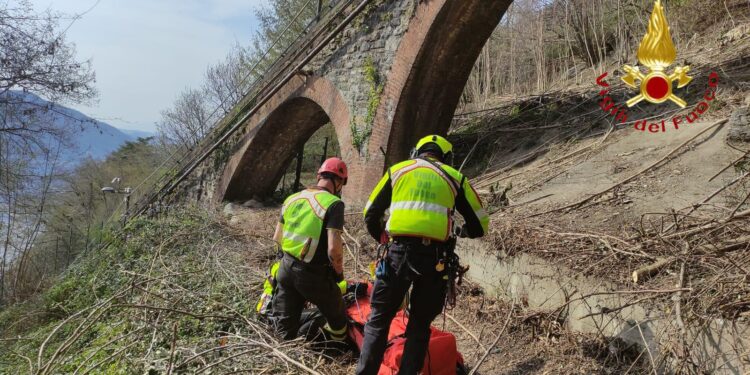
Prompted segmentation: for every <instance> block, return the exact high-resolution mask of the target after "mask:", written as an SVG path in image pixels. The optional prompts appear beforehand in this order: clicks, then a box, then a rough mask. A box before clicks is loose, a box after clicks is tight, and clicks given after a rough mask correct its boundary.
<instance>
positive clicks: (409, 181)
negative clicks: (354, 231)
mask: <svg viewBox="0 0 750 375" xmlns="http://www.w3.org/2000/svg"><path fill="white" fill-rule="evenodd" d="M386 209H389V210H390V216H389V217H388V221H387V223H386V225H385V228H383V224H382V221H383V217H384V215H385V211H386ZM454 209H455V210H456V211H458V213H460V214H461V216H463V218H464V220H465V222H466V224H465V225H464V227H463V230H464V232H465V233H466V235H467V237H471V238H476V237H481V236H483V235H485V234H486V233H487V228H488V226H489V221H490V218H489V215H487V213H486V212H485V210H484V208H483V207H482V202H481V200H480V199H479V196H478V195H477V193H476V191H474V189H473V188H472V187H471V184H470V183H469V182H468V181H467V179H466V178H465V177H464V176H463V175H462V174H461V173H460V172H458V171H457V170H456V169H454V168H452V167H451V166H449V165H446V164H442V163H440V162H438V161H436V160H433V159H424V158H416V159H410V160H406V161H403V162H401V163H399V164H396V165H394V166H393V167H391V168H389V170H388V171H387V173H386V174H385V175H384V176H383V178H382V179H381V180H380V182H379V183H378V184H377V185H376V186H375V189H374V190H373V191H372V194H371V195H370V198H369V200H368V202H367V205H366V206H365V210H364V216H365V223H366V224H367V229H368V231H369V232H370V235H372V236H373V238H375V239H376V240H378V239H379V238H380V235H381V233H382V231H383V230H385V231H386V232H387V233H388V234H389V235H390V236H391V237H398V236H406V237H421V238H428V239H431V240H435V241H441V242H442V241H446V240H447V239H448V237H449V236H450V234H451V232H452V226H453V222H452V213H453V210H454Z"/></svg>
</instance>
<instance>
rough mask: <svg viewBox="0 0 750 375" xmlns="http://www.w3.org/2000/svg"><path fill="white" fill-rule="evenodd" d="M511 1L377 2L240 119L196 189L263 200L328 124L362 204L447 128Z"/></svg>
mask: <svg viewBox="0 0 750 375" xmlns="http://www.w3.org/2000/svg"><path fill="white" fill-rule="evenodd" d="M511 2H512V0H380V1H377V0H375V1H373V2H372V4H371V5H369V6H368V8H367V9H366V10H365V11H364V12H363V13H361V14H359V15H358V16H357V17H358V18H357V19H355V20H354V22H352V23H351V24H348V25H347V26H346V28H345V29H343V31H342V32H341V33H340V35H339V36H338V37H337V38H336V39H334V40H332V42H331V43H329V44H328V45H327V46H326V47H325V48H324V49H323V50H322V52H321V53H320V54H319V55H318V56H316V57H315V58H314V59H313V60H312V61H310V63H309V64H307V65H306V66H305V70H304V71H300V72H298V73H297V74H295V75H294V76H293V77H292V78H291V79H290V80H289V81H288V82H286V83H285V84H284V85H283V86H282V87H281V88H280V89H279V90H278V91H277V92H276V93H275V94H273V96H272V97H271V98H270V99H269V100H268V101H267V102H265V104H264V105H263V106H262V107H260V108H259V109H258V111H257V112H255V113H254V114H253V115H252V116H250V117H248V118H247V119H245V120H244V122H243V123H242V125H241V126H242V129H241V130H240V131H238V132H237V134H236V135H234V136H233V137H232V138H231V139H229V142H227V145H225V146H224V147H223V148H222V152H217V153H215V155H214V156H212V158H213V163H211V162H206V163H204V164H205V165H204V166H203V167H201V170H200V176H201V178H200V180H201V182H200V184H196V183H193V184H191V186H192V187H191V189H193V190H194V191H197V192H198V194H199V196H200V195H202V196H205V197H206V198H204V199H210V201H211V202H214V203H218V202H221V201H224V200H229V201H241V200H248V199H251V198H253V197H258V196H260V197H263V196H267V195H269V194H271V193H273V191H274V190H275V188H276V187H277V185H278V183H279V181H280V179H281V177H282V175H283V173H284V171H285V169H286V167H287V165H288V164H289V163H290V162H291V161H292V160H293V159H294V157H295V155H296V150H298V149H299V148H300V147H301V146H302V145H303V144H304V143H305V142H306V141H307V140H308V139H309V138H310V137H311V136H312V134H313V133H314V132H315V131H316V130H317V129H318V128H320V127H321V126H323V125H325V124H326V123H328V122H331V123H332V124H333V126H334V127H335V130H336V135H337V138H338V142H339V146H340V149H341V157H342V158H343V159H344V160H345V161H346V162H347V164H348V165H349V166H350V178H349V184H348V185H347V186H346V187H345V189H344V193H343V194H344V198H345V199H346V200H347V202H349V203H350V204H354V205H361V204H362V203H363V202H364V200H366V198H367V195H368V194H369V191H370V189H371V188H372V187H373V186H374V184H375V183H377V180H378V179H379V177H380V176H381V175H382V173H383V171H384V170H385V167H386V166H387V165H391V164H393V163H395V162H398V161H400V160H402V159H403V158H405V157H406V156H407V155H408V153H409V150H410V148H411V147H412V145H413V144H414V143H415V142H416V140H417V139H418V138H419V137H421V136H423V135H426V134H429V133H445V132H447V130H448V127H449V126H450V123H451V120H452V117H453V113H454V111H455V108H456V106H457V104H458V102H459V99H460V97H461V95H462V93H463V89H464V86H465V84H466V81H467V79H468V77H469V74H470V73H471V70H472V67H473V65H474V62H475V61H476V59H477V57H478V55H479V53H480V52H481V49H482V47H483V46H484V44H485V42H486V41H487V39H488V38H489V37H490V35H491V33H492V31H493V30H494V28H495V27H496V26H497V24H498V23H499V22H500V19H501V17H502V16H503V14H504V13H505V11H506V9H507V7H508V6H509V5H510V3H511ZM195 180H196V179H195V178H194V177H193V181H195ZM198 185H200V186H198Z"/></svg>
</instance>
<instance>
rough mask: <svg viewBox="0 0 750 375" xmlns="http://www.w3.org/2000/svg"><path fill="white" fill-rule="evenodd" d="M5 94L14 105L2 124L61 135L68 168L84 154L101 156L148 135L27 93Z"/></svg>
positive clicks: (50, 142)
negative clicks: (46, 130) (119, 126)
mask: <svg viewBox="0 0 750 375" xmlns="http://www.w3.org/2000/svg"><path fill="white" fill-rule="evenodd" d="M6 95H7V96H8V101H9V102H11V103H14V104H18V105H17V106H16V105H14V106H13V112H12V113H10V112H9V113H7V116H6V119H7V122H6V123H5V124H4V127H6V128H21V129H26V131H28V132H35V131H39V129H49V133H51V134H59V135H61V138H62V141H63V144H62V146H61V155H60V161H61V162H62V164H63V165H65V166H66V167H69V168H70V167H74V166H75V165H77V164H78V162H79V161H81V160H83V159H85V158H87V157H91V158H94V159H103V158H105V157H106V156H107V155H109V154H110V153H111V152H112V151H115V150H117V148H118V147H120V146H121V145H123V144H124V143H125V142H127V141H134V140H136V139H138V137H147V136H149V135H148V133H145V132H138V131H135V132H134V131H127V130H120V129H118V128H115V127H114V126H112V125H109V124H107V123H106V122H103V121H99V120H96V119H93V118H91V117H89V116H87V115H85V114H83V113H81V112H79V111H76V110H74V109H72V108H68V107H66V106H63V105H60V104H57V103H53V102H49V101H47V100H45V99H43V98H41V97H39V96H37V95H34V94H33V93H30V92H21V91H9V92H8V93H7V94H6ZM0 111H2V110H0ZM46 138H47V139H46V142H45V143H46V147H51V148H56V143H57V140H58V139H56V138H54V137H52V136H48V137H46Z"/></svg>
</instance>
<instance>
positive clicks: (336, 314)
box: [270, 255, 347, 340]
mask: <svg viewBox="0 0 750 375" xmlns="http://www.w3.org/2000/svg"><path fill="white" fill-rule="evenodd" d="M276 280H277V284H276V291H275V293H274V296H273V301H272V302H271V306H272V311H271V317H270V320H271V322H272V324H273V325H274V326H275V328H276V331H277V332H278V333H279V335H281V336H282V337H283V338H284V339H286V340H291V339H294V338H296V337H297V334H298V332H299V329H300V317H301V315H302V310H303V309H304V308H305V302H306V301H309V302H311V303H312V304H313V305H315V306H316V307H317V308H318V310H320V313H321V314H323V316H324V317H325V318H326V321H327V322H328V325H330V326H331V328H332V329H334V330H340V329H342V328H344V327H346V324H347V319H346V313H345V311H344V299H343V298H342V297H341V290H340V289H339V287H338V286H337V285H336V282H334V281H333V278H332V277H331V273H330V271H329V270H328V267H327V266H315V265H309V264H305V263H302V262H300V261H297V260H295V259H294V258H292V257H290V256H288V255H285V256H284V259H282V260H281V265H280V266H279V273H278V274H277V276H276Z"/></svg>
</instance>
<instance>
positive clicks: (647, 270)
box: [633, 257, 677, 284]
mask: <svg viewBox="0 0 750 375" xmlns="http://www.w3.org/2000/svg"><path fill="white" fill-rule="evenodd" d="M675 260H677V258H676V257H668V258H661V259H659V260H657V261H656V262H655V263H652V264H649V265H646V266H643V267H641V268H639V269H637V270H635V271H633V283H635V284H638V283H639V282H641V281H644V280H647V279H649V278H650V277H651V276H653V275H655V274H656V273H657V272H659V271H660V270H661V269H662V268H664V267H666V266H668V265H670V264H672V262H674V261H675Z"/></svg>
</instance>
